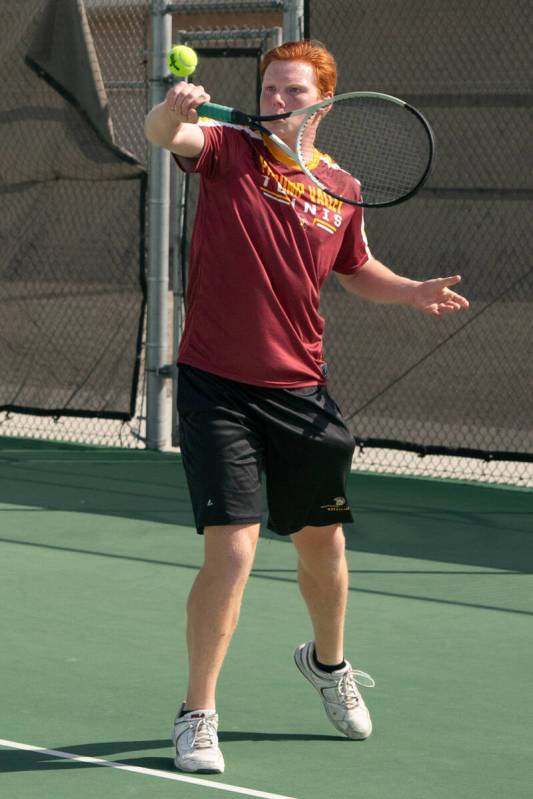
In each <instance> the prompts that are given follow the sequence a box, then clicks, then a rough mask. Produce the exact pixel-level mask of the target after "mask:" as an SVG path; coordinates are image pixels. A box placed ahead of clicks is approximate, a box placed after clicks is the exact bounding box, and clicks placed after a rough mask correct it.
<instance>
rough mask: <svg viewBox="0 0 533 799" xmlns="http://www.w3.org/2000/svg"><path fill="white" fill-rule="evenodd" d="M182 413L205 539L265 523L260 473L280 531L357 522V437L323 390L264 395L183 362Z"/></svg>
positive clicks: (185, 455)
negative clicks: (351, 480)
mask: <svg viewBox="0 0 533 799" xmlns="http://www.w3.org/2000/svg"><path fill="white" fill-rule="evenodd" d="M178 412H179V419H180V446H181V453H182V459H183V465H184V468H185V474H186V476H187V482H188V485H189V492H190V495H191V500H192V506H193V512H194V519H195V523H196V527H197V530H198V532H199V533H202V532H203V529H204V527H208V526H211V525H224V524H252V523H255V522H259V521H260V519H261V482H262V477H263V475H264V476H265V480H266V495H267V502H268V512H269V517H268V527H269V529H271V530H273V531H274V532H275V533H278V534H279V535H290V534H291V533H295V532H297V531H298V530H301V529H302V528H303V527H305V526H306V525H313V526H317V527H321V526H325V525H330V524H336V523H345V522H352V521H353V517H352V514H351V512H350V507H349V503H348V500H347V498H346V480H347V476H348V473H349V471H350V466H351V462H352V455H353V451H354V439H353V436H352V434H351V433H350V432H349V430H348V429H347V427H346V424H345V423H344V421H343V419H342V416H341V413H340V411H339V408H338V407H337V405H336V404H335V402H334V401H333V399H332V398H331V397H330V395H329V394H328V391H327V388H326V386H325V385H317V386H310V387H307V388H296V389H286V388H280V389H278V388H263V387H258V386H250V385H247V384H245V383H237V382H235V381H233V380H226V379H225V378H221V377H217V376H216V375H213V374H210V373H207V372H204V371H201V370H199V369H195V368H193V367H192V366H186V365H183V364H180V366H179V376H178Z"/></svg>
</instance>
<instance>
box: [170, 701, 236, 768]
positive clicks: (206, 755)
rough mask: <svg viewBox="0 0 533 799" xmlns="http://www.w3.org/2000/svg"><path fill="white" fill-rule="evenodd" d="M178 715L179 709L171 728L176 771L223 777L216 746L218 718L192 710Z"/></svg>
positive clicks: (222, 764)
mask: <svg viewBox="0 0 533 799" xmlns="http://www.w3.org/2000/svg"><path fill="white" fill-rule="evenodd" d="M182 707H183V705H182ZM180 713H181V710H180V711H178V715H177V716H176V720H175V722H174V727H173V729H172V743H173V744H174V746H175V747H176V757H175V759H174V763H175V765H176V768H179V769H181V770H182V771H195V772H199V773H200V774H222V772H223V771H224V757H223V755H222V752H221V751H220V749H219V747H218V735H217V730H218V716H217V714H216V713H215V711H214V710H191V712H190V713H185V715H184V716H180Z"/></svg>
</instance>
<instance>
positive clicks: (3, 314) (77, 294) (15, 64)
mask: <svg viewBox="0 0 533 799" xmlns="http://www.w3.org/2000/svg"><path fill="white" fill-rule="evenodd" d="M2 23H3V36H2V42H1V43H0V108H1V111H0V153H1V155H0V159H1V161H0V163H1V178H2V181H1V185H0V244H1V252H0V284H1V293H0V371H1V374H2V378H1V381H0V409H4V410H6V409H9V410H19V411H20V410H21V411H32V412H36V413H42V414H51V415H60V414H61V415H65V414H75V415H93V416H102V417H112V418H124V419H127V418H130V417H131V415H132V413H133V408H134V400H135V393H136V384H137V378H138V368H139V353H140V331H141V326H142V319H143V312H144V292H143V274H142V270H143V263H144V195H145V182H146V173H145V169H144V168H143V167H142V166H141V165H140V164H139V162H138V161H137V160H136V159H135V158H134V157H133V156H131V155H130V154H129V153H127V152H125V151H123V150H121V149H119V147H118V146H117V145H116V144H115V141H114V134H113V124H112V122H113V121H112V119H111V118H110V115H109V107H108V103H107V98H106V95H105V91H104V88H103V83H102V79H101V74H100V70H99V66H98V61H97V58H96V54H95V50H94V47H93V43H92V38H91V34H90V30H89V27H88V23H87V19H86V16H85V11H84V7H83V4H82V3H70V2H62V1H61V0H48V1H45V0H26V1H25V2H24V3H3V11H2Z"/></svg>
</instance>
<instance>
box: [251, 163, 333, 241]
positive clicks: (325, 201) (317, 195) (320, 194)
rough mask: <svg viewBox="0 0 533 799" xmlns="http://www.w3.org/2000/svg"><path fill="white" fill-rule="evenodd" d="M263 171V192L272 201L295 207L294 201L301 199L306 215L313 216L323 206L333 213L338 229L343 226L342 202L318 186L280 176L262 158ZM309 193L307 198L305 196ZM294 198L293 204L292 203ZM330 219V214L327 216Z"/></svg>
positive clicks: (322, 209)
mask: <svg viewBox="0 0 533 799" xmlns="http://www.w3.org/2000/svg"><path fill="white" fill-rule="evenodd" d="M260 164H261V171H262V173H263V185H262V189H263V192H264V193H265V194H267V195H269V196H270V197H271V198H272V199H275V200H279V201H280V202H284V203H285V204H287V205H289V204H290V205H294V199H301V200H302V202H303V211H304V213H311V214H313V216H316V215H317V206H321V209H320V210H321V211H322V212H324V211H326V212H332V213H333V215H334V216H333V220H334V223H335V226H336V227H340V226H341V225H342V216H341V214H340V210H341V208H342V206H343V202H342V200H337V199H336V198H335V197H331V196H330V195H329V194H326V192H324V191H322V189H320V188H319V187H318V186H313V185H312V184H308V185H306V184H305V183H301V182H299V181H298V182H297V181H294V180H290V179H289V178H287V177H285V175H280V174H279V173H278V172H276V171H275V170H274V169H272V167H271V165H270V164H269V163H268V161H267V160H266V159H265V158H263V156H260ZM306 192H307V197H306V196H305V194H306ZM291 198H292V200H293V201H292V202H291ZM326 218H329V213H327V214H326Z"/></svg>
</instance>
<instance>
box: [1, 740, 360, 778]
mask: <svg viewBox="0 0 533 799" xmlns="http://www.w3.org/2000/svg"><path fill="white" fill-rule="evenodd" d="M218 737H219V740H220V742H221V743H222V744H224V743H228V742H246V741H255V742H261V741H269V742H280V743H283V742H296V741H301V742H312V741H326V742H328V741H335V742H339V743H344V744H348V745H353V741H350V740H349V739H348V738H344V737H343V736H341V735H302V734H297V733H270V732H251V731H238V732H236V731H229V732H225V731H221V732H220V733H219V736H218ZM54 749H55V751H59V752H65V753H68V754H70V755H76V756H77V757H92V758H97V759H102V760H110V761H111V762H113V761H116V762H117V763H122V764H125V765H128V766H142V767H143V768H152V769H158V770H161V771H170V772H173V773H176V768H175V766H174V762H173V758H172V756H171V752H172V744H171V743H170V740H168V739H165V738H162V739H155V740H148V741H104V742H102V741H100V742H96V743H86V744H65V745H64V746H57V747H54ZM153 749H165V750H167V751H168V752H169V753H170V754H168V755H167V756H166V757H165V756H157V757H156V756H152V757H150V756H146V755H145V754H142V755H139V756H136V757H127V756H126V757H123V754H125V753H128V752H143V753H144V752H147V751H150V750H153ZM79 768H99V765H98V763H80V762H78V761H75V760H68V759H64V758H60V757H57V756H54V755H51V754H47V753H46V752H28V751H20V750H17V749H4V750H0V774H7V773H10V772H21V771H49V770H64V769H79ZM178 773H179V772H178Z"/></svg>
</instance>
